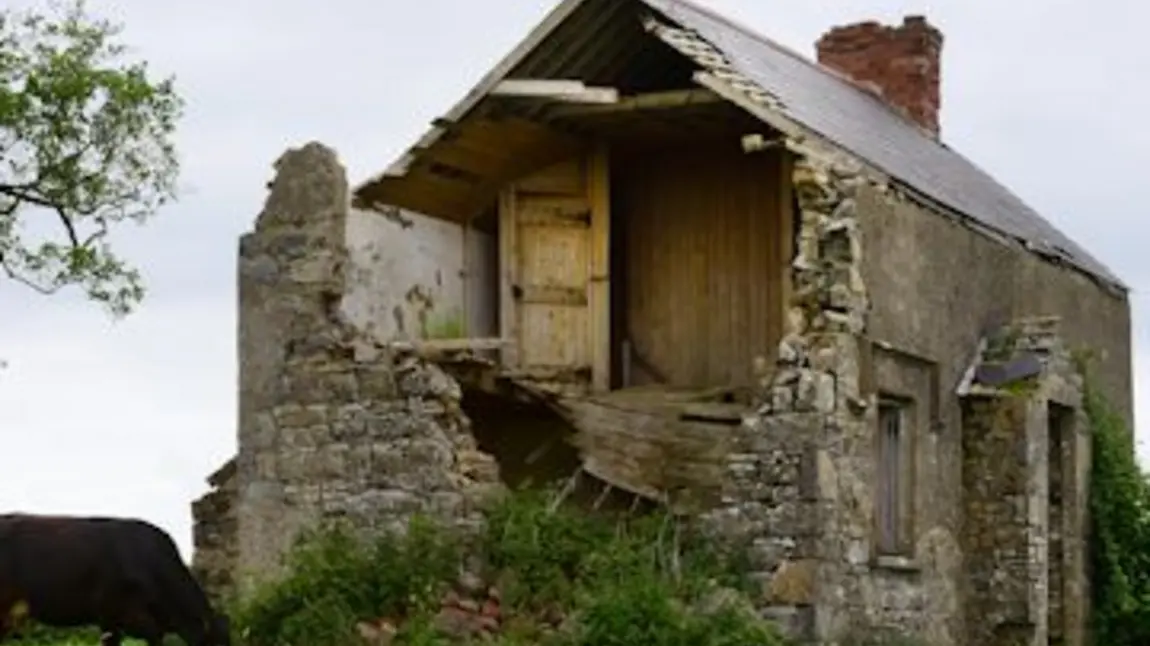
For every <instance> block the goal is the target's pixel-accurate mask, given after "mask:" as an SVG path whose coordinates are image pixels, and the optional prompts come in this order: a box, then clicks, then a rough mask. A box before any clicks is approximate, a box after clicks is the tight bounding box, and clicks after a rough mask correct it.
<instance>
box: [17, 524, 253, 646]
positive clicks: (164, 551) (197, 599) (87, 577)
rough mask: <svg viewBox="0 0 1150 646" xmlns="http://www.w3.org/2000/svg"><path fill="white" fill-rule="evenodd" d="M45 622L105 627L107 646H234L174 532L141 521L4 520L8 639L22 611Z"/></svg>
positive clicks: (226, 625)
mask: <svg viewBox="0 0 1150 646" xmlns="http://www.w3.org/2000/svg"><path fill="white" fill-rule="evenodd" d="M21 611H23V614H26V615H27V616H28V618H30V619H33V620H35V621H37V622H39V623H41V624H44V625H46V626H54V627H78V626H97V627H99V628H100V630H102V631H103V632H104V635H103V637H102V638H101V642H103V644H104V645H105V646H119V644H120V641H121V640H122V639H123V638H124V637H125V636H127V637H135V638H138V639H142V640H145V641H146V642H147V643H148V645H149V646H159V645H160V643H161V641H162V640H163V637H164V635H166V634H169V633H175V634H177V635H179V636H180V638H181V639H183V640H184V642H185V643H186V644H187V645H188V646H230V644H231V639H230V635H229V628H228V619H227V617H226V616H224V615H223V614H221V613H219V612H216V611H215V610H213V609H212V607H211V604H210V603H209V602H208V599H207V597H206V596H205V595H204V592H203V589H202V588H200V585H199V584H198V583H197V582H196V580H195V578H194V577H193V576H192V573H191V571H189V570H188V568H187V566H186V565H184V562H183V561H182V560H181V559H180V553H179V550H177V549H176V545H175V543H174V542H172V539H171V537H170V536H168V534H167V533H166V532H164V531H163V530H161V529H160V528H158V527H156V526H155V525H152V524H151V523H147V522H144V521H142V520H134V519H120V518H82V517H68V516H38V515H32V514H2V515H0V641H3V640H4V638H5V637H6V636H7V635H8V633H10V632H11V630H12V629H13V628H14V626H13V624H14V623H15V621H14V620H15V619H17V615H18V614H21Z"/></svg>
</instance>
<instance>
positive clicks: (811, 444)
mask: <svg viewBox="0 0 1150 646" xmlns="http://www.w3.org/2000/svg"><path fill="white" fill-rule="evenodd" d="M787 148H788V150H789V151H790V155H789V158H790V160H791V161H790V163H791V164H792V173H791V177H792V189H793V191H794V195H795V198H796V203H797V206H798V208H799V211H800V213H799V216H800V217H799V219H798V227H797V231H796V245H795V253H794V257H793V259H792V263H791V279H792V280H791V285H790V292H789V301H788V310H787V321H786V331H785V335H784V338H783V340H782V341H781V343H780V345H779V349H778V355H777V362H776V364H775V365H774V366H770V367H767V366H763V365H759V366H758V367H759V369H760V373H761V388H760V389H759V392H758V398H757V402H756V406H755V407H754V409H753V410H752V411H750V412H749V413H748V415H747V416H746V417H745V419H744V420H743V423H742V424H741V425H739V426H736V427H733V429H732V430H731V433H730V435H729V436H726V437H727V439H724V441H723V446H724V448H725V449H727V451H726V453H725V455H720V456H717V462H716V464H718V465H719V467H720V468H719V470H718V471H717V473H720V474H721V475H720V477H718V478H717V481H718V482H717V487H716V488H717V496H716V497H717V500H718V503H717V504H716V505H715V506H713V507H712V508H710V509H709V510H704V511H702V512H701V520H702V521H703V522H704V523H705V524H706V525H707V526H709V527H710V528H712V529H713V530H714V531H715V532H716V533H717V534H719V535H720V536H723V537H725V538H727V539H729V540H732V541H734V542H736V543H738V544H740V545H742V546H749V547H750V548H751V555H752V560H753V566H754V573H755V576H756V577H757V578H758V579H759V580H760V581H761V583H762V588H761V590H762V594H761V596H760V597H759V598H758V599H757V602H758V605H759V606H760V608H761V609H762V611H763V612H764V614H766V615H767V616H769V617H771V618H773V619H775V620H777V621H778V622H779V624H780V625H781V626H782V627H783V628H784V629H785V630H786V631H787V632H788V633H790V634H791V635H793V636H795V637H798V638H800V639H803V640H805V641H810V642H816V643H821V644H830V645H837V644H843V643H848V642H846V641H845V640H847V639H848V636H850V635H858V634H859V633H860V632H864V633H865V632H869V631H878V632H882V631H883V630H895V631H897V632H899V633H902V634H905V635H911V636H917V637H919V638H922V639H924V640H926V642H927V643H930V644H932V646H948V645H958V644H972V645H973V644H978V645H979V646H981V645H983V644H986V645H990V646H999V645H1001V646H1006V645H1007V644H1015V643H1025V644H1028V645H1033V646H1038V645H1039V644H1045V643H1046V641H1045V640H1046V639H1047V637H1048V636H1051V637H1059V636H1061V638H1062V643H1064V644H1069V645H1074V646H1078V645H1080V644H1082V643H1083V642H1082V635H1083V634H1084V633H1083V631H1084V627H1085V621H1086V616H1087V614H1086V613H1087V610H1088V609H1087V607H1086V605H1085V602H1083V601H1081V599H1084V598H1086V596H1088V592H1089V591H1088V588H1087V585H1086V574H1085V572H1086V570H1085V552H1084V548H1085V536H1084V532H1083V527H1084V526H1085V510H1086V499H1085V489H1086V488H1085V482H1086V478H1087V476H1088V465H1089V442H1088V437H1087V435H1086V422H1085V420H1084V419H1082V412H1081V383H1080V381H1079V378H1078V376H1077V375H1076V373H1075V371H1074V369H1073V366H1072V365H1071V361H1070V358H1069V354H1068V352H1067V350H1066V348H1064V347H1063V345H1062V341H1061V339H1060V336H1059V332H1058V325H1057V321H1056V320H1051V319H1026V320H1021V321H1018V322H1016V323H1014V324H1012V325H1009V326H1006V327H1004V328H1003V329H1002V330H999V331H998V332H997V333H995V334H991V335H988V336H987V337H986V338H985V339H984V340H983V343H982V346H981V347H980V348H979V351H978V354H977V356H976V357H975V359H974V360H973V362H972V363H971V365H970V368H969V370H968V371H967V374H966V378H965V379H964V380H963V382H962V384H960V386H959V388H958V390H957V392H953V391H951V392H949V393H948V394H950V395H951V396H952V397H953V396H955V395H957V397H958V398H960V399H961V400H962V401H963V402H964V404H963V407H962V432H961V435H960V436H956V437H955V438H953V440H949V441H952V442H953V446H954V447H956V450H958V451H960V453H961V456H960V458H959V459H960V460H961V463H962V464H961V465H955V466H957V467H960V468H961V472H960V473H961V478H962V482H961V491H958V487H957V486H955V487H952V488H953V489H955V491H953V492H951V493H949V494H947V495H950V496H952V499H953V500H955V501H956V503H957V505H960V506H961V509H955V510H954V511H953V513H951V514H946V515H938V514H935V515H934V516H930V517H929V518H930V519H931V520H930V521H929V522H919V521H918V520H917V518H918V516H917V515H916V514H917V512H916V513H913V514H912V518H915V519H916V520H914V521H913V522H912V524H911V529H910V532H909V533H910V536H909V539H908V542H909V543H910V545H909V546H908V550H907V553H906V554H905V556H898V557H891V556H888V555H881V554H879V553H878V552H877V548H876V542H877V538H876V512H875V509H876V498H877V495H878V494H877V481H878V479H879V478H878V475H879V474H878V469H879V464H878V456H877V453H878V452H877V451H876V444H875V442H876V433H877V428H878V408H879V406H878V404H879V394H880V391H883V390H885V389H890V388H892V384H894V386H899V384H898V383H896V382H898V381H899V379H902V380H903V381H907V382H910V383H906V384H902V385H901V386H903V387H901V388H895V389H896V390H900V389H901V390H914V389H915V388H922V387H924V384H927V385H929V384H928V382H930V379H929V378H928V377H926V376H921V377H920V376H917V373H914V372H913V371H912V372H910V373H906V374H910V375H911V377H906V376H905V375H904V376H903V377H901V378H896V377H892V376H891V375H890V374H887V373H888V372H889V370H888V368H885V367H884V365H886V364H884V363H883V360H880V359H879V358H876V350H875V348H876V343H877V342H875V341H874V340H873V339H871V338H869V336H868V319H869V317H870V315H871V312H870V307H871V305H870V304H871V296H870V294H869V293H868V286H867V285H866V284H865V283H864V280H863V275H864V274H863V272H862V269H861V267H862V259H863V253H864V251H865V245H864V243H865V240H864V239H863V235H862V231H863V227H862V226H861V225H860V223H861V220H862V219H863V218H864V217H866V216H865V213H866V211H865V209H866V208H870V207H868V206H866V205H867V204H869V203H872V202H873V201H874V200H892V201H894V200H900V199H901V197H900V196H899V195H898V194H897V193H896V192H895V191H892V190H890V189H888V187H887V186H886V185H884V184H883V183H881V182H880V181H877V180H875V179H874V178H872V177H871V176H869V175H867V173H866V171H865V169H863V168H861V167H860V166H859V165H858V164H856V163H854V162H853V160H851V159H849V158H847V157H844V156H842V155H837V154H832V153H829V152H827V151H826V150H824V149H823V148H822V147H820V146H816V145H814V144H812V143H809V142H802V141H798V140H790V141H788V142H787ZM276 167H277V171H278V172H277V176H276V179H275V180H274V181H273V182H272V184H271V194H270V195H269V197H268V200H267V203H266V205H265V208H264V210H263V212H262V213H261V214H260V216H259V218H258V219H257V222H256V226H255V229H254V231H253V232H252V233H249V234H247V235H245V236H244V237H243V239H242V240H241V244H240V286H239V292H240V331H239V332H240V333H239V339H240V341H239V353H240V373H241V374H240V384H241V393H240V425H239V426H240V427H239V454H238V456H237V457H236V458H235V459H234V461H233V462H231V463H229V465H225V467H224V468H222V469H221V470H220V471H219V472H217V474H215V475H214V476H213V478H212V480H211V483H212V485H213V487H215V489H214V490H213V491H212V492H210V493H209V494H208V495H206V496H205V497H204V498H202V499H201V500H199V501H197V502H196V503H195V505H194V507H193V510H194V514H195V516H196V556H195V565H196V568H197V572H198V573H199V574H200V576H201V578H203V579H204V581H205V583H207V584H208V586H209V587H210V588H212V589H213V591H214V592H216V593H217V594H223V593H226V592H229V591H231V590H234V589H236V588H239V589H243V588H244V587H245V586H246V585H248V584H250V583H251V582H252V581H253V580H255V579H256V578H258V577H260V576H267V575H271V574H274V573H275V572H276V571H277V568H278V563H279V557H280V555H282V554H283V553H284V551H285V550H287V549H288V547H289V545H290V542H291V541H292V538H293V536H295V535H296V534H297V533H298V531H299V530H300V529H302V528H304V527H306V526H308V525H311V524H314V523H315V522H317V521H320V520H323V519H326V518H333V517H343V518H348V519H350V520H351V521H352V522H353V523H354V524H355V525H356V526H358V527H360V528H363V529H365V530H369V531H370V530H372V529H377V528H383V527H387V528H402V527H403V526H404V524H405V521H406V520H407V519H409V518H410V517H411V516H412V515H413V514H415V513H426V514H430V515H432V516H434V517H436V518H439V519H442V520H446V521H448V522H451V523H457V524H459V525H461V526H463V527H469V528H470V527H474V526H475V525H476V524H477V523H478V522H480V521H481V513H480V503H481V501H482V500H483V498H484V497H485V496H487V495H488V494H490V493H492V492H493V491H496V490H498V489H499V488H500V487H501V485H500V484H499V473H498V467H497V465H496V464H495V462H494V459H493V458H492V457H491V456H489V455H486V454H484V453H482V452H481V451H479V450H478V448H477V445H476V440H475V439H474V437H473V435H472V433H471V432H470V421H469V420H468V418H467V417H466V415H464V414H463V412H462V410H461V406H460V404H461V399H462V394H461V390H460V387H459V384H458V383H457V382H456V381H455V380H453V379H452V378H451V377H449V376H448V375H447V373H445V372H444V371H443V370H442V369H441V368H439V367H438V366H437V365H435V364H434V363H431V362H429V361H428V360H425V359H424V358H421V356H420V355H419V354H418V353H417V352H416V351H415V349H414V348H413V347H411V346H408V345H404V344H402V343H381V342H379V341H378V340H375V339H372V338H368V335H366V334H364V333H363V330H361V329H359V328H358V327H357V326H356V325H354V324H353V323H351V322H350V321H349V319H348V316H347V314H346V310H345V308H344V302H345V298H346V295H347V294H348V291H349V289H348V287H349V286H348V278H347V275H348V270H347V265H348V264H349V260H348V257H347V249H348V244H347V240H346V236H347V233H346V228H345V222H346V218H347V213H348V210H347V184H346V179H345V177H344V170H343V168H342V166H341V165H340V164H339V162H338V160H337V159H336V157H335V155H334V153H333V152H332V151H330V150H328V149H327V148H325V147H323V146H322V145H319V144H315V143H312V144H308V145H306V146H304V147H302V148H300V149H296V150H291V151H288V152H287V153H285V155H284V156H283V157H281V159H280V160H279V161H278V162H277V164H276ZM759 363H760V364H762V362H761V361H760V362H759ZM896 372H897V371H896ZM891 374H893V373H891ZM924 374H925V373H924ZM1004 375H1005V376H1004ZM1020 375H1021V376H1020ZM926 390H927V392H928V395H927V396H926V397H924V398H923V401H922V402H921V406H920V409H921V411H926V412H922V413H921V415H920V417H921V418H922V420H925V421H924V422H923V423H917V422H916V423H915V424H913V425H912V426H913V427H914V428H915V429H916V430H914V442H915V444H914V448H913V450H912V457H913V459H912V462H913V466H912V467H910V473H914V472H918V471H919V470H920V469H928V470H929V469H944V468H947V469H949V468H951V467H950V466H948V465H950V463H949V462H945V461H939V459H937V458H932V457H930V455H931V453H930V452H931V451H932V450H933V451H937V452H938V453H941V452H943V451H950V450H951V449H949V448H944V449H941V450H940V449H932V448H931V447H932V446H947V445H944V444H943V442H944V440H943V439H939V438H937V437H935V436H934V435H933V434H934V433H935V432H936V431H935V430H934V429H935V428H937V427H940V425H939V424H938V423H937V420H936V419H935V418H934V417H932V416H933V413H930V414H927V413H928V412H929V410H930V401H929V400H930V399H931V398H932V397H934V396H935V393H934V392H933V391H931V388H930V387H927V389H926ZM940 465H942V466H940ZM928 473H929V471H928ZM956 473H957V472H956ZM930 477H931V476H929V475H928V476H926V478H930ZM948 477H949V476H948ZM956 477H957V476H956ZM914 482H917V483H918V484H917V485H916V486H915V488H914V494H913V501H912V504H911V507H913V508H914V509H915V510H919V511H921V510H922V509H923V508H924V506H929V505H931V504H933V503H932V501H933V500H934V498H933V496H934V495H935V493H936V492H934V489H935V488H936V487H937V484H936V483H935V482H928V481H927V480H925V479H923V480H917V481H914ZM923 517H924V518H926V517H927V516H926V515H924V516H923ZM954 519H957V520H954Z"/></svg>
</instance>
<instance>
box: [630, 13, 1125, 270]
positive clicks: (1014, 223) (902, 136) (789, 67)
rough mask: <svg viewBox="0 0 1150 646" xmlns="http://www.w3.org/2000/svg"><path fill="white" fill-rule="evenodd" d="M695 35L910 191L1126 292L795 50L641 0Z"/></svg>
mask: <svg viewBox="0 0 1150 646" xmlns="http://www.w3.org/2000/svg"><path fill="white" fill-rule="evenodd" d="M642 2H644V3H645V4H647V5H648V6H650V7H651V8H652V9H655V10H657V11H659V12H660V13H662V14H664V15H665V16H666V17H667V18H670V19H671V20H673V21H674V22H676V23H678V25H679V26H680V27H681V28H685V29H689V30H693V31H695V32H697V33H698V35H700V36H701V37H702V38H703V39H705V40H706V41H707V42H709V43H710V45H711V46H712V47H714V48H716V49H718V50H719V51H720V52H722V53H723V54H724V56H725V57H726V58H727V60H728V61H729V62H730V63H731V64H732V65H733V66H734V67H735V68H736V69H738V71H740V72H742V73H743V74H744V75H746V76H747V77H749V78H750V79H751V80H753V81H755V82H756V83H757V84H758V85H759V86H760V87H761V88H762V89H763V90H764V91H766V92H768V93H769V94H771V95H774V96H775V97H777V98H778V100H779V103H781V106H780V108H778V110H779V111H780V112H782V113H783V114H784V115H785V116H787V117H789V118H790V119H792V120H794V121H796V122H798V123H799V124H801V125H803V126H805V127H806V128H808V129H810V130H812V131H814V132H816V133H818V134H820V135H822V136H824V137H826V138H827V139H829V140H830V141H832V142H833V143H835V144H837V145H838V146H841V147H842V148H843V149H844V150H846V151H847V152H850V153H852V154H854V155H855V156H857V157H859V158H861V159H863V160H865V161H866V162H869V163H870V164H871V165H873V166H874V167H876V168H877V169H879V170H881V171H883V172H884V173H886V174H887V175H889V176H891V178H892V179H895V180H897V181H899V182H901V183H904V184H905V185H906V186H908V187H910V188H911V189H913V190H915V191H917V192H919V193H922V194H923V195H926V196H927V197H929V198H932V199H934V200H936V201H938V202H940V203H942V204H943V205H945V206H948V207H950V208H951V209H953V210H955V211H958V212H959V213H961V214H962V215H965V216H967V217H970V218H972V219H974V220H976V221H977V222H978V223H980V224H982V225H984V226H986V227H989V228H990V229H993V230H995V231H996V232H999V233H1002V234H1006V235H1008V236H1010V237H1013V238H1016V239H1018V240H1020V241H1022V242H1023V243H1025V244H1026V245H1027V246H1028V247H1029V248H1031V249H1032V250H1034V251H1037V252H1039V253H1043V254H1044V255H1049V256H1055V257H1058V258H1060V259H1062V260H1063V261H1064V262H1067V263H1069V264H1072V265H1074V266H1076V267H1078V268H1079V269H1081V270H1083V271H1086V272H1087V273H1089V274H1091V275H1093V276H1095V277H1097V278H1101V279H1103V280H1105V281H1107V282H1111V283H1113V284H1115V285H1116V286H1120V287H1123V288H1125V285H1124V284H1123V283H1122V281H1121V280H1120V279H1119V278H1118V277H1117V276H1115V275H1114V274H1113V273H1112V272H1111V271H1110V270H1109V269H1108V268H1107V267H1106V266H1105V265H1104V264H1102V263H1101V262H1100V261H1098V260H1097V259H1096V258H1094V257H1093V256H1091V255H1090V254H1089V253H1088V252H1087V251H1086V250H1085V249H1084V248H1082V247H1081V246H1080V245H1078V244H1077V243H1075V242H1074V241H1073V240H1071V239H1070V238H1069V237H1068V236H1066V235H1065V234H1063V233H1062V232H1061V231H1059V230H1058V229H1056V228H1055V227H1054V225H1052V224H1051V223H1050V222H1048V221H1047V220H1046V219H1045V218H1043V217H1042V216H1041V215H1039V214H1038V212H1036V211H1035V210H1034V209H1032V208H1030V207H1029V206H1027V205H1026V203H1024V202H1023V201H1022V200H1021V199H1020V198H1019V197H1018V196H1017V195H1015V194H1014V193H1013V192H1011V191H1010V190H1009V189H1007V188H1006V187H1004V186H1003V185H1002V184H999V183H998V182H997V181H995V180H994V178H993V177H991V176H990V175H988V174H987V173H986V172H984V171H983V170H982V169H980V168H979V167H978V166H976V165H975V164H974V163H973V162H971V161H970V160H968V159H966V158H965V157H963V156H962V155H960V154H958V153H957V152H955V151H954V150H952V149H950V148H949V147H947V146H946V145H945V144H942V143H940V142H939V141H937V140H936V139H934V138H933V137H931V136H929V135H927V134H925V133H924V132H923V131H921V130H920V129H919V128H918V127H917V126H916V125H914V124H912V123H911V122H909V121H908V120H906V119H905V118H904V117H902V115H900V114H898V113H897V112H895V111H894V110H893V109H891V108H890V107H889V106H887V105H886V104H885V103H883V102H882V101H881V100H879V99H878V98H877V97H875V96H874V95H872V94H870V93H868V92H866V91H864V90H862V89H860V88H858V87H856V86H855V85H853V84H851V83H849V82H847V81H846V80H844V79H843V78H841V77H840V76H838V75H837V74H835V73H833V72H831V71H830V70H828V69H826V68H824V67H822V66H821V65H818V64H817V63H815V62H813V61H811V60H809V59H806V58H803V57H801V56H799V55H797V54H795V53H794V52H792V51H790V50H788V49H786V48H784V47H782V46H781V45H779V44H777V43H775V42H772V41H771V40H769V39H767V38H765V37H763V36H760V35H758V34H756V33H754V32H752V31H750V30H748V29H746V28H744V27H742V26H740V25H738V24H735V23H733V22H731V21H729V20H727V19H725V18H723V17H720V16H718V15H716V14H714V13H713V12H711V11H708V10H705V9H702V8H700V7H697V6H695V5H694V4H691V3H689V2H685V1H684V0H642Z"/></svg>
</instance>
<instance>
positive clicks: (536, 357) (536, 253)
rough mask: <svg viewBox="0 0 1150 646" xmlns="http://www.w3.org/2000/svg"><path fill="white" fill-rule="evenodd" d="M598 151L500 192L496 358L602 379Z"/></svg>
mask: <svg viewBox="0 0 1150 646" xmlns="http://www.w3.org/2000/svg"><path fill="white" fill-rule="evenodd" d="M605 160H606V156H605V154H601V153H595V154H591V155H588V156H586V157H580V158H577V159H572V160H569V161H567V162H563V163H560V164H557V165H555V166H552V167H549V168H546V169H544V170H542V171H540V172H538V173H535V174H533V175H530V176H528V177H524V178H521V179H520V180H518V181H516V182H514V183H513V184H512V185H511V186H509V187H508V188H507V189H505V190H504V191H503V194H502V196H501V199H500V247H501V251H500V265H501V270H502V271H501V273H502V286H503V293H502V307H501V314H502V317H501V319H502V320H501V323H502V325H501V327H502V335H503V336H504V337H505V338H506V339H508V341H509V342H510V343H509V345H508V346H507V348H506V350H505V351H504V355H503V364H504V365H505V366H506V367H508V368H514V369H517V370H518V371H519V372H523V373H527V374H530V375H534V376H538V377H540V378H546V379H558V380H563V381H567V380H571V379H578V380H579V381H589V382H592V383H593V384H595V385H596V386H597V387H598V388H600V389H605V388H606V384H608V383H609V375H608V374H607V370H608V366H609V362H610V339H609V338H608V335H607V331H608V330H609V318H608V317H609V313H608V311H607V303H609V297H608V293H607V285H608V281H607V275H606V274H607V272H606V267H607V250H606V244H607V238H606V231H607V223H606V217H607V212H606V204H607V203H608V200H607V199H606V187H605V184H603V182H604V181H605V178H606V168H605Z"/></svg>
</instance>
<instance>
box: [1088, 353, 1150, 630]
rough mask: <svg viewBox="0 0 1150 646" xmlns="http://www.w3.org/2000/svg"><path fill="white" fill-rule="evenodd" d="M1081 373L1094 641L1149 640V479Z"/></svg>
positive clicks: (1121, 426) (1118, 419)
mask: <svg viewBox="0 0 1150 646" xmlns="http://www.w3.org/2000/svg"><path fill="white" fill-rule="evenodd" d="M1080 366H1081V369H1082V371H1083V373H1084V374H1085V375H1086V401H1085V408H1086V414H1087V417H1088V418H1089V420H1090V426H1091V433H1092V435H1091V437H1092V446H1093V465H1092V475H1091V483H1090V485H1091V486H1090V515H1091V524H1092V527H1091V555H1090V556H1091V559H1090V561H1091V562H1090V565H1091V570H1092V571H1091V584H1092V595H1093V604H1092V605H1093V609H1092V610H1093V615H1092V621H1091V627H1092V632H1093V634H1094V643H1095V644H1099V645H1102V644H1105V645H1106V646H1143V645H1145V644H1150V479H1148V478H1147V474H1146V473H1145V472H1144V471H1143V470H1142V469H1141V467H1140V466H1139V465H1138V462H1137V458H1136V456H1135V453H1134V437H1133V433H1132V432H1131V430H1130V429H1129V428H1128V427H1127V426H1126V423H1125V421H1124V420H1123V419H1122V416H1121V415H1120V414H1118V413H1117V412H1116V411H1115V410H1114V409H1113V408H1112V407H1111V405H1110V403H1109V402H1108V401H1106V398H1105V397H1104V396H1103V395H1102V393H1101V392H1100V391H1099V390H1098V389H1097V387H1096V386H1095V384H1094V381H1093V379H1091V378H1090V369H1089V368H1090V366H1089V364H1088V362H1086V361H1085V360H1080Z"/></svg>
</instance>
